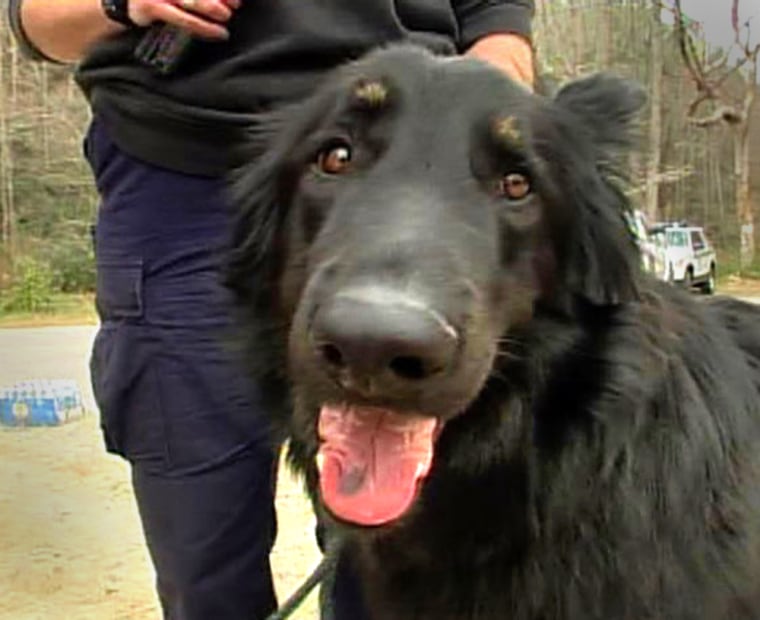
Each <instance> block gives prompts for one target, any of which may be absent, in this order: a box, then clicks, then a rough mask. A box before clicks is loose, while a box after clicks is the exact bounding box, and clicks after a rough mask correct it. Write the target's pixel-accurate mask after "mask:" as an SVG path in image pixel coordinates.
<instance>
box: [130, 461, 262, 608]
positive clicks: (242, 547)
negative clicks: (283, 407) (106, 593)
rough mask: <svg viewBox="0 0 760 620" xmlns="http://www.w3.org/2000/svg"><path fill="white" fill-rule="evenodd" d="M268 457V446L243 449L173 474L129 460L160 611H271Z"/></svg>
mask: <svg viewBox="0 0 760 620" xmlns="http://www.w3.org/2000/svg"><path fill="white" fill-rule="evenodd" d="M272 465H273V459H272V456H271V454H267V453H263V454H260V455H255V454H250V453H247V454H243V455H240V456H239V457H238V458H236V459H233V460H231V461H230V462H229V463H226V464H223V465H220V466H216V467H214V468H212V469H210V470H209V471H201V472H197V473H194V474H190V475H182V476H177V477H174V476H171V475H164V474H156V473H154V472H152V471H150V469H149V468H144V467H141V466H140V465H139V464H137V465H135V466H134V467H133V470H132V479H133V483H134V490H135V496H136V497H137V502H138V507H139V509H140V516H141V519H142V523H143V527H144V530H145V537H146V540H147V541H148V547H149V549H150V551H151V557H152V559H153V563H154V565H155V567H156V574H157V587H158V592H159V596H160V598H161V601H162V606H163V607H164V615H165V617H166V618H168V619H171V620H174V619H175V618H178V619H179V618H181V619H183V620H185V619H197V620H207V619H208V618H215V619H216V618H218V619H219V620H223V619H227V618H229V619H231V620H232V619H237V618H246V619H259V618H265V617H266V616H267V615H268V614H270V613H271V612H272V611H274V607H275V605H274V600H275V598H274V592H273V590H272V578H271V572H270V567H269V562H268V556H269V552H270V550H271V545H272V542H273V540H274V527H273V525H274V515H273V514H272V512H271V510H272V509H271V506H272V503H273V484H272V483H273V477H274V476H273V475H266V472H267V470H268V469H269V470H270V471H272V472H273V471H274V470H273V467H272ZM231 498H234V500H233V501H231ZM267 505H269V506H270V510H269V511H266V510H262V506H267Z"/></svg>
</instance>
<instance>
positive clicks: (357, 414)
mask: <svg viewBox="0 0 760 620" xmlns="http://www.w3.org/2000/svg"><path fill="white" fill-rule="evenodd" d="M642 101H643V97H642V95H641V93H640V91H639V90H637V89H636V88H635V87H633V86H632V85H630V84H628V83H626V82H624V81H622V80H619V79H616V78H613V77H610V76H596V77H592V78H590V79H586V80H583V81H578V82H574V83H572V84H570V85H568V86H566V87H565V88H563V89H562V90H560V92H559V93H558V94H557V95H556V97H554V98H551V99H548V98H543V97H539V96H537V95H533V94H531V93H529V92H527V91H526V90H524V89H522V88H521V87H519V86H517V85H515V84H513V83H512V82H511V81H510V80H508V79H507V78H505V77H504V76H503V75H502V74H500V73H499V72H498V71H497V70H495V69H493V68H490V67H487V66H485V65H484V64H481V63H478V62H475V61H472V60H462V59H458V60H453V59H436V58H433V57H431V56H428V55H427V54H425V53H422V52H419V51H414V50H411V49H408V48H396V49H393V48H392V49H388V50H385V51H382V52H379V53H376V54H374V55H371V56H370V57H368V58H366V59H364V60H362V61H359V62H358V63H354V64H352V65H349V66H347V67H346V68H344V69H342V70H340V71H339V72H338V73H337V75H335V77H334V78H333V79H330V80H328V82H327V83H326V84H325V86H324V87H323V88H322V89H321V90H319V92H317V93H316V94H315V95H314V96H313V97H312V98H311V99H310V100H308V101H307V102H306V103H305V104H303V105H300V106H297V107H295V108H294V109H291V110H288V111H286V112H285V113H283V114H282V115H280V116H279V117H278V119H277V120H276V121H275V120H273V121H272V122H273V123H274V124H273V125H272V127H273V129H271V131H269V132H267V131H263V133H262V135H264V134H268V133H271V136H270V137H271V141H270V143H269V146H268V148H267V150H266V153H265V154H264V155H263V156H262V157H261V158H260V159H259V160H258V162H257V163H256V164H255V165H253V166H252V167H251V168H250V169H249V170H246V171H245V172H244V174H243V175H242V178H241V181H240V183H239V185H238V187H239V189H240V200H241V201H242V203H243V205H244V212H243V215H242V217H241V220H240V223H239V227H238V229H237V233H236V239H235V248H234V251H233V256H232V264H231V283H232V286H233V288H234V290H235V291H236V294H237V295H238V298H239V300H240V303H241V305H242V306H243V307H244V308H245V309H246V316H247V319H246V327H247V329H248V331H249V332H250V333H252V334H253V340H252V341H253V342H254V343H255V344H253V345H252V346H255V347H256V348H257V351H256V357H257V358H260V357H261V356H262V350H261V349H262V347H263V346H264V345H263V344H262V343H267V346H269V348H270V350H269V351H268V353H269V355H270V360H271V365H270V366H268V367H267V368H263V369H259V370H260V371H261V372H264V373H268V374H269V381H270V385H271V382H272V381H275V380H279V381H280V384H281V385H282V386H283V389H287V390H289V391H290V393H291V395H292V405H293V408H292V413H291V412H290V411H288V412H287V413H283V420H282V421H283V422H285V423H286V426H287V432H288V433H289V436H290V459H291V461H292V463H293V464H294V465H295V467H296V468H297V469H298V470H299V471H301V472H303V474H304V475H305V478H306V482H307V486H308V489H309V491H310V493H311V495H312V498H313V500H314V502H315V506H316V508H317V510H318V511H319V512H320V513H321V514H322V515H323V516H324V518H326V519H328V520H330V522H331V524H332V525H334V526H335V527H336V528H338V529H339V530H340V531H341V532H342V534H343V536H344V539H345V541H346V544H348V545H351V548H352V549H353V552H354V554H355V558H356V561H357V564H358V568H357V570H358V572H359V575H360V577H361V580H362V583H363V585H364V587H365V591H366V596H367V599H368V603H369V606H370V608H371V610H372V613H373V617H374V618H377V619H378V620H411V619H419V620H475V619H477V620H502V619H504V620H507V619H508V620H527V619H530V620H539V619H540V620H593V619H599V620H602V619H603V620H622V619H626V620H644V619H650V620H655V619H656V620H700V619H701V620H740V619H743V620H750V619H752V620H757V618H760V398H759V397H760V370H758V365H759V364H760V312H758V311H757V310H755V309H754V308H753V307H752V306H749V305H745V304H742V303H740V302H737V301H731V300H728V299H724V300H720V299H716V300H715V301H713V302H709V303H701V302H698V301H696V300H695V299H693V298H692V297H690V296H689V295H687V294H685V293H683V292H681V291H677V290H675V289H674V288H670V287H667V286H666V285H660V284H657V283H655V282H654V281H651V280H649V279H647V278H646V276H644V275H642V274H641V273H640V270H639V267H638V265H639V258H638V256H637V252H636V249H635V246H634V243H633V241H632V238H631V235H630V234H629V232H628V228H627V226H626V219H625V215H626V211H627V209H628V204H627V201H626V198H625V194H624V191H623V189H622V185H621V183H622V179H621V178H620V175H618V174H616V170H617V165H616V162H617V161H618V160H619V159H620V157H619V155H620V151H624V147H625V146H626V142H627V135H628V133H629V131H628V129H629V125H630V124H631V121H632V120H633V118H634V117H635V115H636V113H637V111H638V109H639V108H640V106H641V104H642ZM265 137H266V136H265ZM624 154H625V153H623V155H624Z"/></svg>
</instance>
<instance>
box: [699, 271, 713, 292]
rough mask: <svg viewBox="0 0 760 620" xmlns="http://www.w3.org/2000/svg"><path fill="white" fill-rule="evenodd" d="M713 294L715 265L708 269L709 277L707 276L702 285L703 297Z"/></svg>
mask: <svg viewBox="0 0 760 620" xmlns="http://www.w3.org/2000/svg"><path fill="white" fill-rule="evenodd" d="M714 292H715V265H712V266H711V267H710V275H708V276H707V282H705V283H704V284H703V285H702V293H703V294H704V295H712V294H713V293H714Z"/></svg>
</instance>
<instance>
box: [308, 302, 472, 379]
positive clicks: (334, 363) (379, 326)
mask: <svg viewBox="0 0 760 620" xmlns="http://www.w3.org/2000/svg"><path fill="white" fill-rule="evenodd" d="M311 338H312V344H313V346H314V349H315V352H316V354H317V355H318V356H319V357H320V358H321V360H322V361H323V362H324V363H325V364H326V365H327V370H328V372H330V373H331V374H332V375H334V376H336V377H338V378H339V379H340V380H341V381H342V382H343V383H347V382H348V383H351V384H352V385H353V386H354V387H356V382H358V384H359V385H360V386H361V385H362V382H369V383H370V384H372V385H375V386H377V387H382V386H387V382H388V380H391V381H392V382H393V383H394V384H398V382H399V381H404V382H419V381H422V380H424V379H428V378H430V377H432V376H434V375H438V374H441V373H444V372H445V371H446V370H447V369H449V368H450V367H451V365H452V364H453V363H454V360H455V356H456V352H457V344H458V338H457V332H456V330H455V329H454V328H453V327H452V326H451V325H450V324H449V323H448V322H447V321H446V320H445V318H444V317H443V316H441V315H439V314H438V313H436V312H435V311H433V310H432V309H431V308H429V307H427V306H426V305H425V304H424V303H421V302H419V301H417V300H415V299H410V298H406V297H404V296H403V295H399V294H393V293H391V292H386V293H385V294H383V292H382V291H374V292H372V293H371V294H362V293H355V294H342V295H341V294H339V295H336V296H334V297H333V298H331V299H330V300H329V301H328V302H326V303H325V304H323V305H321V306H320V307H319V308H318V310H317V312H316V314H315V316H314V318H313V322H312V325H311Z"/></svg>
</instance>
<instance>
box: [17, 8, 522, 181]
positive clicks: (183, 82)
mask: <svg viewBox="0 0 760 620" xmlns="http://www.w3.org/2000/svg"><path fill="white" fill-rule="evenodd" d="M21 1H22V0H10V8H11V23H12V24H15V29H14V30H15V31H16V33H17V35H18V36H19V38H20V40H21V41H22V43H23V41H24V37H23V32H22V30H21V28H20V23H19V21H18V11H17V9H18V5H19V4H20V2H21ZM14 6H15V9H16V10H14ZM532 12H533V2H532V0H511V1H510V0H244V2H243V3H242V6H241V8H240V9H238V10H237V11H236V12H235V14H234V16H233V18H232V20H231V22H230V24H229V29H230V35H231V36H230V39H229V41H226V42H223V43H219V42H207V41H200V40H198V41H194V42H193V43H192V44H191V46H190V49H189V50H188V53H187V55H186V57H183V59H182V62H181V64H180V65H179V67H178V69H177V70H176V71H175V72H174V73H172V74H170V75H168V76H164V75H160V74H157V73H156V72H155V71H153V70H152V69H150V68H148V67H145V66H143V65H141V64H140V63H139V62H138V61H136V60H135V58H134V55H133V51H134V48H135V46H136V44H137V42H138V41H139V39H140V38H141V37H142V36H143V34H144V30H142V29H138V30H132V31H125V32H124V33H123V34H122V35H119V36H116V37H113V38H110V39H107V40H105V41H103V42H101V43H99V44H98V45H97V46H96V47H95V48H94V49H92V50H91V52H90V53H89V54H88V56H87V58H85V60H84V61H83V62H82V63H81V64H80V66H79V67H78V69H77V81H78V83H79V85H80V86H81V88H82V89H83V91H84V93H85V94H86V96H87V97H88V99H89V101H90V104H91V106H92V108H93V110H94V112H95V114H97V115H98V116H99V117H100V118H102V119H103V120H104V121H105V122H106V124H107V126H108V129H109V132H110V133H111V135H112V136H113V138H114V140H115V141H116V143H117V144H118V145H119V146H120V147H121V148H122V149H123V150H125V151H126V152H128V153H130V154H132V155H134V156H137V157H139V158H142V159H143V160H146V161H148V162H150V163H153V164H157V165H161V166H165V167H169V168H172V169H175V170H179V171H182V172H188V173H191V174H203V175H216V174H219V173H222V172H224V171H225V170H227V169H228V168H229V167H230V166H232V165H235V164H236V163H237V155H236V149H235V145H237V144H239V143H240V142H241V140H242V137H241V136H242V133H243V131H244V130H245V128H246V127H248V126H249V125H250V122H251V113H252V112H257V111H261V110H266V109H268V108H270V107H271V106H273V105H277V104H279V103H281V102H287V101H293V100H294V99H296V98H299V97H302V96H304V95H306V94H308V93H309V92H310V91H311V90H312V89H313V87H314V86H315V84H316V82H317V80H319V78H320V77H321V76H322V75H324V73H325V72H326V71H327V70H329V69H331V68H333V67H335V66H336V65H338V64H340V63H342V62H344V61H346V60H348V59H351V58H355V57H358V56H360V55H362V54H363V53H364V52H366V51H367V50H369V49H371V48H374V47H377V46H378V45H382V44H387V43H391V42H402V41H405V42H411V43H419V44H420V45H423V46H425V47H427V48H429V49H431V50H433V51H434V52H437V53H441V54H453V53H456V52H461V51H464V50H466V49H467V48H468V47H469V46H470V45H471V44H472V43H473V42H475V41H477V40H478V39H479V38H481V37H482V36H484V35H487V34H494V33H502V32H516V33H519V34H523V35H526V36H529V35H530V22H531V16H532Z"/></svg>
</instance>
